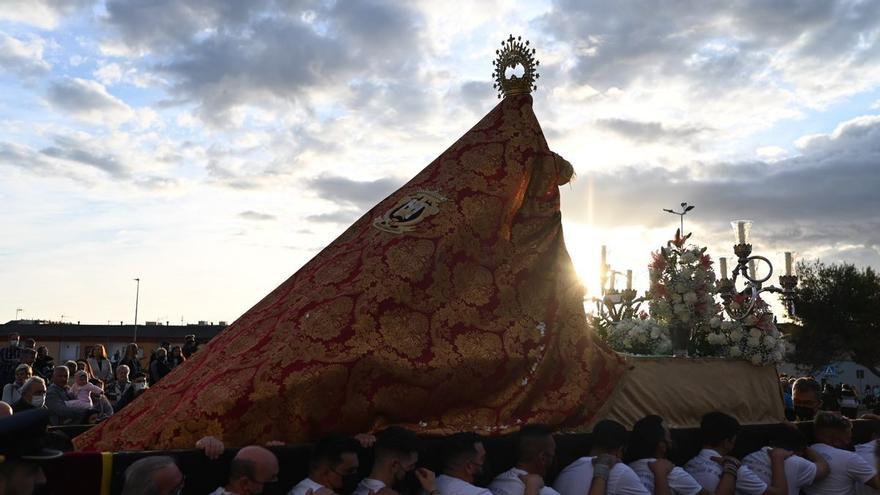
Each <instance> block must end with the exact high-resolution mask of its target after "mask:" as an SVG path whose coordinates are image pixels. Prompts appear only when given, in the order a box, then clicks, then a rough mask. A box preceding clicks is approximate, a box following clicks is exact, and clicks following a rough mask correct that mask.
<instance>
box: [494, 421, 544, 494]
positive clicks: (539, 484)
mask: <svg viewBox="0 0 880 495" xmlns="http://www.w3.org/2000/svg"><path fill="white" fill-rule="evenodd" d="M514 451H515V454H516V465H514V466H513V467H512V468H510V469H508V470H507V471H505V472H503V473H501V474H499V475H498V476H496V477H495V479H494V480H493V481H492V483H490V484H489V490H491V491H492V493H493V495H559V493H557V492H556V490H554V489H552V488H550V487H549V486H544V477H545V476H547V470H548V469H549V468H550V466H552V465H553V459H555V458H556V440H554V439H553V430H551V429H550V427H549V426H547V425H542V424H531V425H526V426H523V427H522V429H520V431H519V433H517V436H516V444H515V446H514Z"/></svg>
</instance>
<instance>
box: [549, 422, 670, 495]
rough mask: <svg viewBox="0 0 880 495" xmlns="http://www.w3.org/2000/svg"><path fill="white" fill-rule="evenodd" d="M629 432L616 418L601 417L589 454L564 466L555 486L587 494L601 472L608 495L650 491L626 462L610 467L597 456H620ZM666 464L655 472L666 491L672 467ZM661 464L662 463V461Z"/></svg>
mask: <svg viewBox="0 0 880 495" xmlns="http://www.w3.org/2000/svg"><path fill="white" fill-rule="evenodd" d="M626 435H627V432H626V428H624V427H623V425H621V424H620V423H618V422H616V421H611V420H602V421H600V422H598V423H596V426H594V427H593V432H592V446H591V449H590V455H589V456H587V457H581V458H579V459H577V460H575V461H574V462H572V463H571V464H569V465H568V466H567V467H566V468H565V469H563V470H562V471H561V472H560V473H559V476H557V477H556V480H555V481H554V482H553V488H554V489H555V490H556V491H557V492H559V493H560V495H584V494H585V493H588V492H590V491H591V488H592V484H593V479H594V475H595V474H596V473H598V474H599V476H598V477H600V478H602V479H603V480H604V482H605V485H606V489H605V492H606V494H607V495H650V493H651V492H650V491H649V490H646V489H645V486H644V485H643V484H642V481H641V480H640V479H639V477H638V475H636V473H635V472H634V471H633V470H632V469H630V467H629V466H627V465H626V464H622V463H618V464H614V465H613V467H611V466H610V463H606V462H605V461H603V462H598V461H597V457H603V456H604V457H603V459H609V458H610V459H620V458H621V457H622V456H623V448H624V446H625V445H626ZM666 464H669V466H668V467H667V468H666V469H663V470H660V471H659V472H658V473H656V474H657V480H658V484H659V485H660V486H661V492H660V493H661V494H662V493H665V492H664V490H666V489H665V488H663V486H664V485H668V482H667V480H666V476H667V475H668V469H671V463H666ZM659 467H663V463H661V464H660V466H659Z"/></svg>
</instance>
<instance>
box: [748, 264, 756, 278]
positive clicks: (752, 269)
mask: <svg viewBox="0 0 880 495" xmlns="http://www.w3.org/2000/svg"><path fill="white" fill-rule="evenodd" d="M755 271H756V270H755V260H749V276H750V277H752V278H755Z"/></svg>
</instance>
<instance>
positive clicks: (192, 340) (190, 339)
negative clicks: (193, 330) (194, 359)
mask: <svg viewBox="0 0 880 495" xmlns="http://www.w3.org/2000/svg"><path fill="white" fill-rule="evenodd" d="M184 343H186V344H195V343H196V336H195V335H193V334H189V335H187V336H186V337H184Z"/></svg>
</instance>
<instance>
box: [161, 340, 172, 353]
mask: <svg viewBox="0 0 880 495" xmlns="http://www.w3.org/2000/svg"><path fill="white" fill-rule="evenodd" d="M170 347H171V342H168V341H167V340H163V341H162V342H159V348H161V349H165V350H166V351H167V350H168V349H169V348H170Z"/></svg>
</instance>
